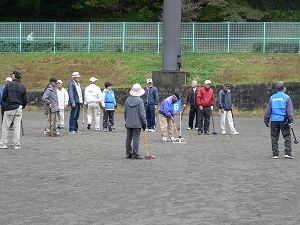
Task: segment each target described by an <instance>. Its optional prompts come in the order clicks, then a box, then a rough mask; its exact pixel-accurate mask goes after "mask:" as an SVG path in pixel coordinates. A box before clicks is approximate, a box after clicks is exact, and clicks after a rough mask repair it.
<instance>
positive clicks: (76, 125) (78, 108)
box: [75, 103, 80, 131]
mask: <svg viewBox="0 0 300 225" xmlns="http://www.w3.org/2000/svg"><path fill="white" fill-rule="evenodd" d="M79 116H80V103H77V104H76V117H75V131H78V119H79Z"/></svg>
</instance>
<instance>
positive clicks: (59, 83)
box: [56, 80, 63, 88]
mask: <svg viewBox="0 0 300 225" xmlns="http://www.w3.org/2000/svg"><path fill="white" fill-rule="evenodd" d="M56 86H57V88H61V87H62V86H63V82H62V80H57V85H56Z"/></svg>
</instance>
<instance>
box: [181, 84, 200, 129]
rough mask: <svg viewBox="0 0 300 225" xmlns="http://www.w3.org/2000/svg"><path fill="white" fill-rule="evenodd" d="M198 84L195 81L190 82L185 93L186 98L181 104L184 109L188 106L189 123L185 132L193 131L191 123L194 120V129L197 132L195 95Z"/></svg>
mask: <svg viewBox="0 0 300 225" xmlns="http://www.w3.org/2000/svg"><path fill="white" fill-rule="evenodd" d="M197 86H198V82H197V81H196V80H193V81H192V84H191V88H190V89H188V91H187V92H186V97H185V99H184V102H183V108H184V109H185V108H186V107H187V105H190V112H189V122H188V128H187V130H191V129H193V127H194V126H193V123H194V119H195V129H196V130H198V105H197V95H198V87H197Z"/></svg>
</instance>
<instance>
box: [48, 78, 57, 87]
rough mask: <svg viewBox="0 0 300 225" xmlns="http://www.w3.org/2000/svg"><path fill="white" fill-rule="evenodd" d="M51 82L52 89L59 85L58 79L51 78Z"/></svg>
mask: <svg viewBox="0 0 300 225" xmlns="http://www.w3.org/2000/svg"><path fill="white" fill-rule="evenodd" d="M49 81H50V85H51V86H52V87H56V84H57V79H56V78H54V77H51V78H50V79H49Z"/></svg>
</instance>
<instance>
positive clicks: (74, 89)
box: [68, 72, 84, 134]
mask: <svg viewBox="0 0 300 225" xmlns="http://www.w3.org/2000/svg"><path fill="white" fill-rule="evenodd" d="M80 77H81V76H80V74H79V73H78V72H74V73H72V78H73V80H72V81H71V82H70V83H69V88H68V89H69V99H70V103H71V113H70V120H69V134H79V133H82V132H80V131H79V130H78V119H79V116H80V107H81V105H82V104H83V101H84V90H83V88H82V86H81V84H80V83H79V79H80Z"/></svg>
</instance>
